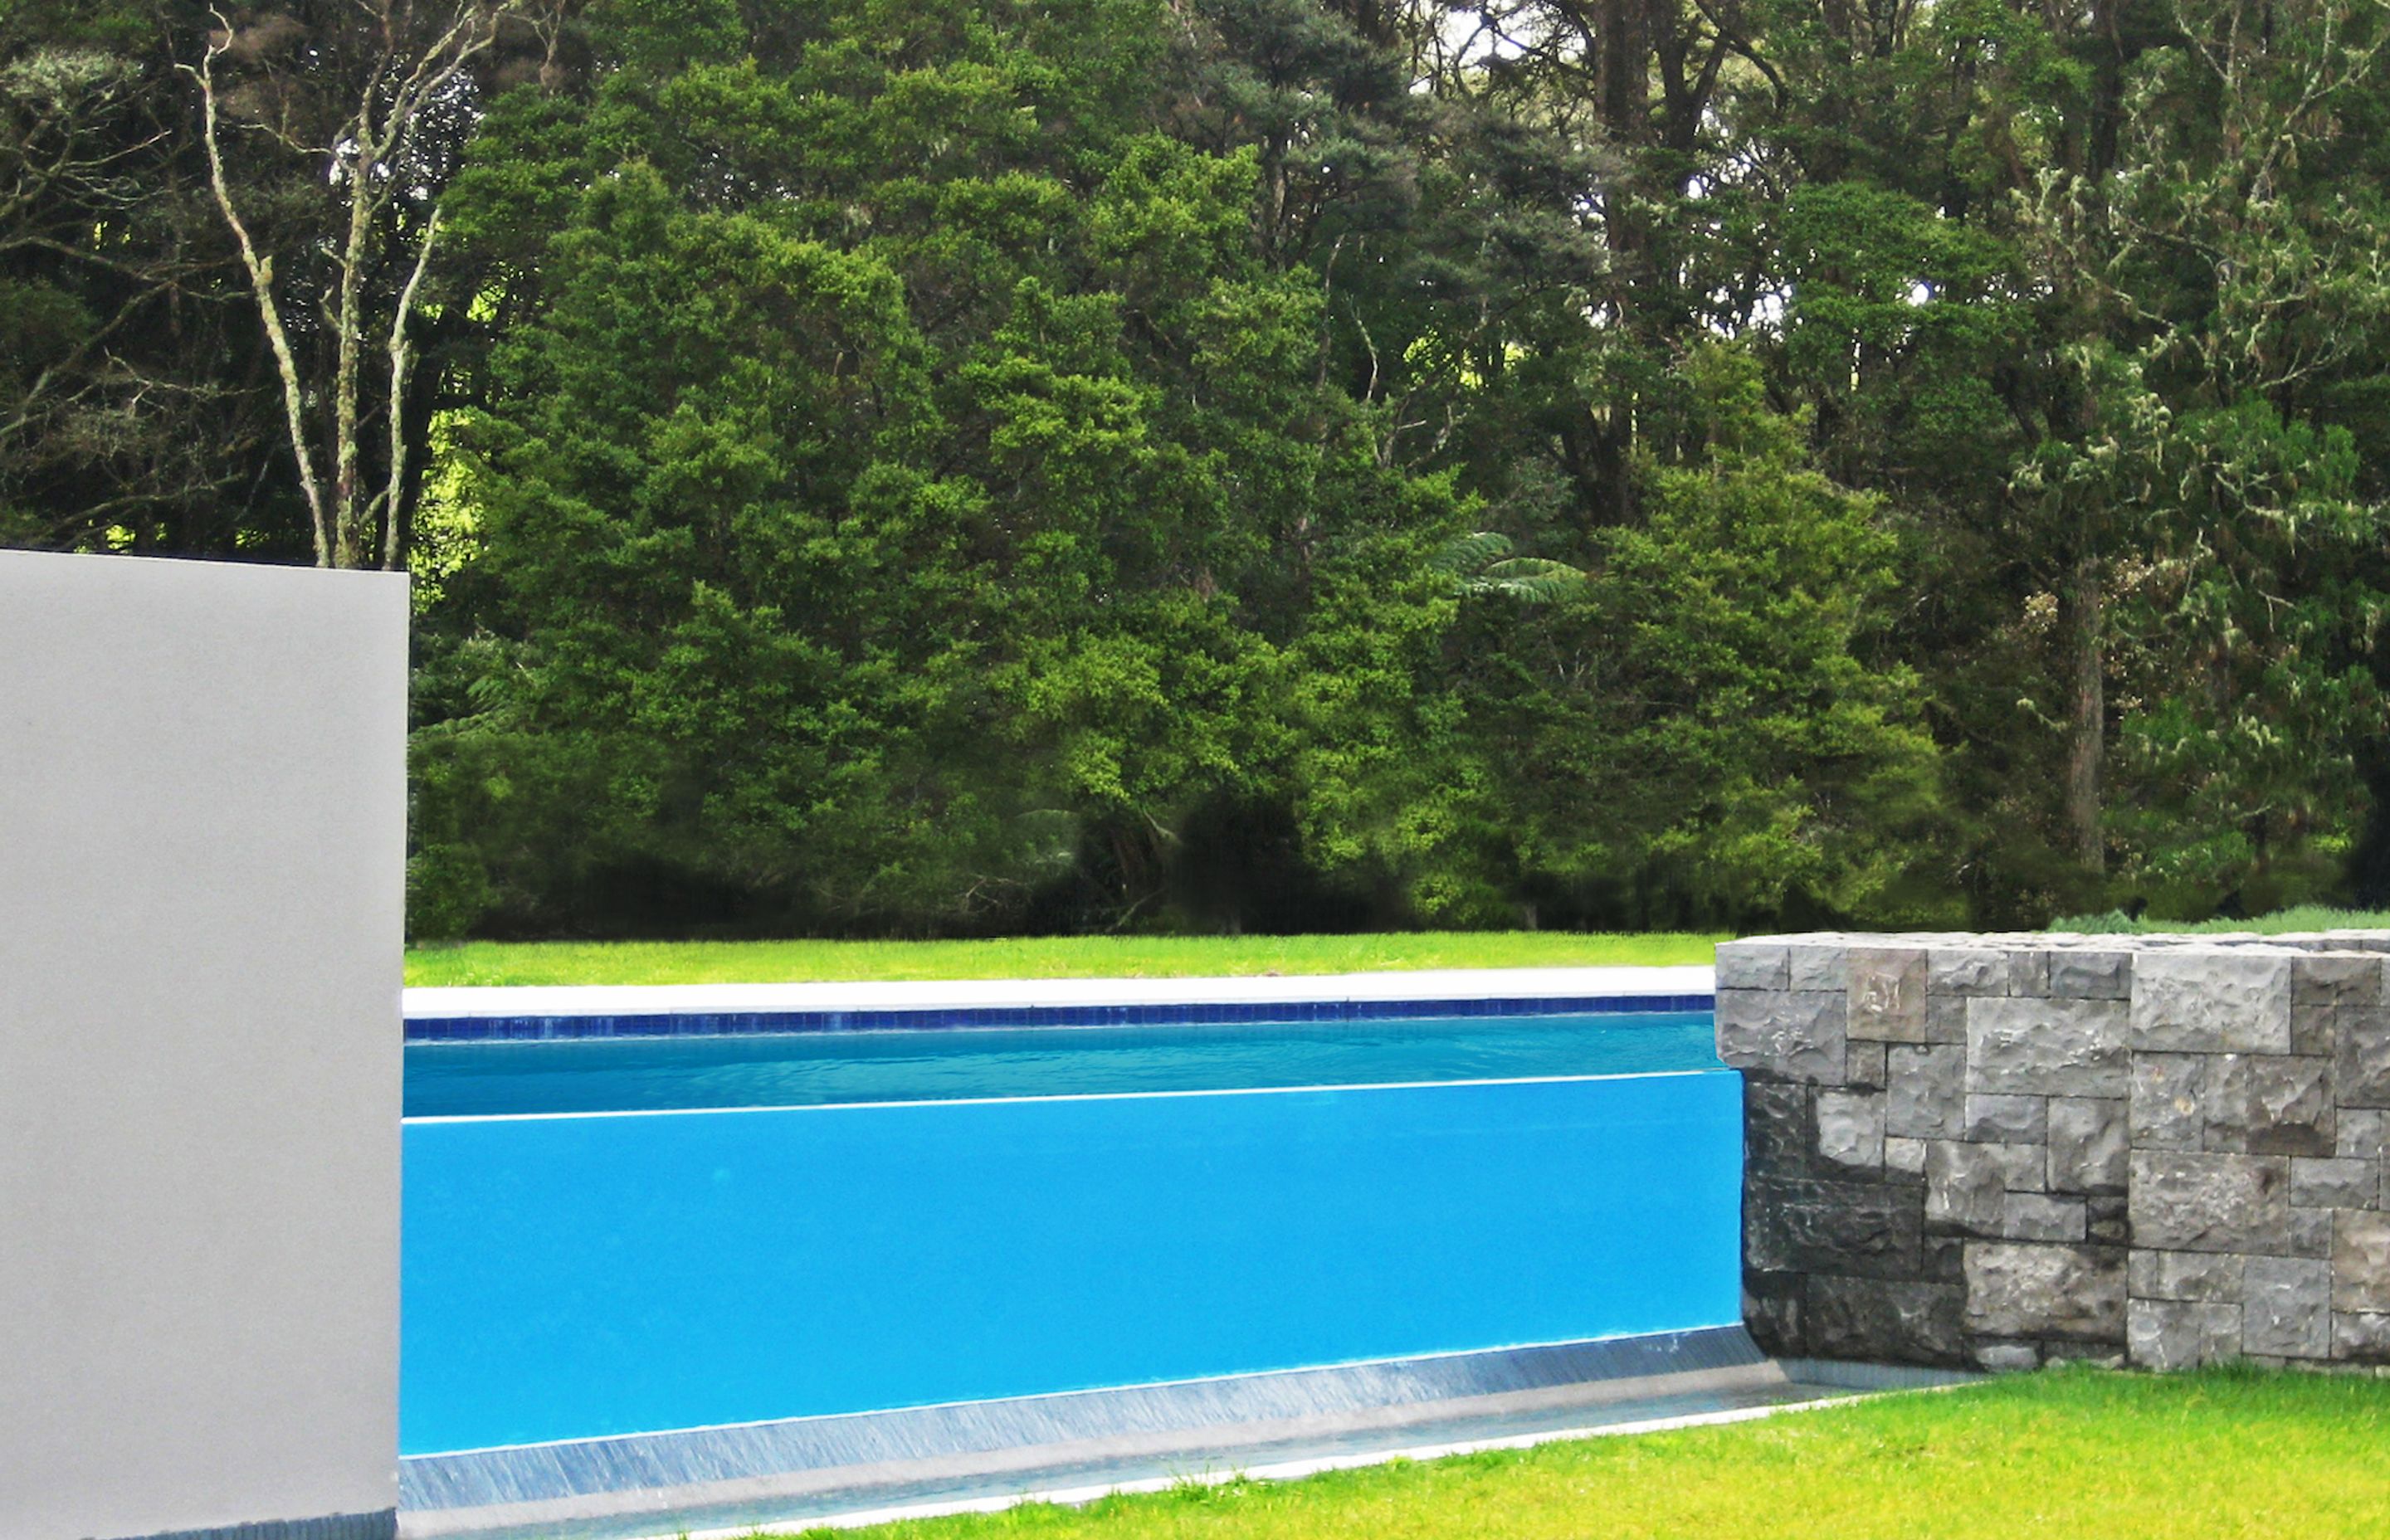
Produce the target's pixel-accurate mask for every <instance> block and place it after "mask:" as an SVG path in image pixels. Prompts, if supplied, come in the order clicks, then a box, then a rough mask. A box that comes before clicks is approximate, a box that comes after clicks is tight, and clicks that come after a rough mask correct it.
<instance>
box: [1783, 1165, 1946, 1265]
mask: <svg viewBox="0 0 2390 1540" xmlns="http://www.w3.org/2000/svg"><path fill="white" fill-rule="evenodd" d="M1919 1239H1920V1233H1919V1203H1918V1197H1917V1189H1916V1188H1915V1187H1886V1186H1885V1185H1883V1184H1882V1183H1880V1182H1826V1181H1787V1180H1772V1179H1770V1180H1757V1181H1752V1182H1748V1183H1746V1184H1745V1185H1744V1188H1743V1265H1744V1266H1745V1267H1746V1268H1749V1269H1752V1270H1754V1271H1757V1272H1762V1273H1831V1274H1839V1275H1843V1276H1846V1277H1878V1278H1908V1277H1916V1276H1917V1272H1918V1267H1919Z"/></svg>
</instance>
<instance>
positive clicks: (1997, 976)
mask: <svg viewBox="0 0 2390 1540" xmlns="http://www.w3.org/2000/svg"><path fill="white" fill-rule="evenodd" d="M1925 979H1926V992H1927V993H1928V994H1929V995H2006V994H2007V993H2008V992H2009V954H2008V953H2006V952H2003V951H2001V950H2000V949H1999V948H1998V947H1996V946H1937V947H1934V949H1933V950H1932V951H1931V952H1929V953H1927V954H1926V966H1925Z"/></svg>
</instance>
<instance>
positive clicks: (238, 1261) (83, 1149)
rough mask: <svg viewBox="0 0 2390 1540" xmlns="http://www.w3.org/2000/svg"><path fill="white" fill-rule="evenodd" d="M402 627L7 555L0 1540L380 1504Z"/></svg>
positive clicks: (210, 572) (392, 1269)
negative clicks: (2, 1537) (0, 1537)
mask: <svg viewBox="0 0 2390 1540" xmlns="http://www.w3.org/2000/svg"><path fill="white" fill-rule="evenodd" d="M406 621H407V602H406V580H405V578H404V577H403V576H400V575H397V574H389V573H367V572H326V571H307V570H299V569H290V568H270V567H244V566H231V565H220V564H214V563H202V562H184V561H158V560H150V559H135V558H121V557H84V556H58V555H50V554H44V553H30V552H22V551H0V1535H5V1536H7V1537H8V1540H52V1537H57V1540H83V1537H84V1536H122V1535H148V1534H159V1533H161V1532H173V1531H179V1530H192V1529H201V1528H207V1527H211V1526H217V1525H231V1524H238V1523H254V1522H259V1521H281V1520H309V1519H319V1518H322V1517H325V1516H328V1515H334V1514H374V1513H380V1512H383V1511H386V1510H389V1509H391V1508H393V1506H394V1504H395V1502H396V1496H397V1475H396V1464H397V1371H398V1187H399V1106H400V1102H399V1092H400V1086H399V1078H400V1026H399V982H400V976H399V975H400V951H401V945H402V940H403V930H402V927H403V923H404V922H403V918H402V905H403V892H404V886H405V709H406ZM375 1527H376V1526H374V1525H367V1526H366V1529H365V1530H363V1531H359V1533H367V1532H370V1531H371V1530H372V1529H374V1528H375ZM335 1528H337V1529H346V1528H348V1526H335Z"/></svg>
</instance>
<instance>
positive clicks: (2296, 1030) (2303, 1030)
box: [2291, 1006, 2340, 1059]
mask: <svg viewBox="0 0 2390 1540" xmlns="http://www.w3.org/2000/svg"><path fill="white" fill-rule="evenodd" d="M2339 1021H2340V1010H2339V1008H2338V1007H2334V1006H2293V1007H2291V1052H2293V1053H2298V1054H2317V1055H2319V1056H2321V1057H2323V1058H2326V1059H2329V1058H2331V1057H2332V1053H2333V1051H2334V1047H2335V1045H2337V1044H2338V1042H2339V1041H2340V1029H2339Z"/></svg>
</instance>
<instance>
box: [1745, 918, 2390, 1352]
mask: <svg viewBox="0 0 2390 1540" xmlns="http://www.w3.org/2000/svg"><path fill="white" fill-rule="evenodd" d="M2385 970H2390V932H2385V931H2361V932H2354V931H2352V932H2344V931H2334V932H2329V933H2322V934H2312V935H2283V936H2265V937H2260V936H2256V935H2237V934H2236V935H2201V936H2155V935H2153V936H2078V935H2055V934H2005V935H1981V934H1936V935H1924V934H1909V935H1843V934H1815V935H1798V936H1768V937H1759V938H1755V939H1752V940H1746V941H1738V942H1732V943H1727V944H1725V945H1722V946H1720V947H1719V948H1718V949H1717V973H1716V985H1717V1044H1718V1053H1719V1057H1721V1058H1722V1059H1725V1060H1726V1061H1727V1062H1728V1064H1730V1065H1733V1066H1734V1067H1736V1068H1738V1069H1740V1070H1741V1071H1742V1072H1743V1073H1744V1174H1743V1293H1744V1298H1743V1312H1744V1317H1745V1320H1746V1322H1747V1323H1748V1325H1749V1326H1750V1328H1751V1330H1752V1332H1753V1334H1754V1337H1755V1338H1756V1339H1757V1340H1758V1341H1759V1343H1760V1345H1761V1346H1762V1347H1764V1348H1765V1349H1767V1351H1769V1352H1771V1353H1775V1354H1784V1355H1792V1356H1799V1355H1811V1356H1818V1357H1827V1358H1847V1359H1867V1360H1876V1361H1886V1362H1897V1363H1910V1364H1932V1365H1948V1366H1965V1367H1983V1368H1994V1369H1999V1368H2027V1367H2034V1366H2036V1365H2038V1364H2042V1363H2048V1362H2054V1361H2059V1360H2063V1359H2073V1358H2091V1359H2102V1360H2110V1361H2118V1362H2126V1363H2130V1364H2134V1365H2137V1366H2141V1367H2150V1368H2159V1369H2172V1368H2184V1367H2191V1366H2194V1365H2199V1364H2207V1363H2216V1362H2222V1361H2226V1360H2232V1359H2248V1360H2253V1361H2255V1362H2259V1363H2265V1364H2276V1365H2282V1364H2301V1365H2309V1366H2350V1367H2357V1366H2374V1367H2381V1366H2390V1163H2385V1160H2384V1130H2385V1124H2390V973H2386V972H2385Z"/></svg>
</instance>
